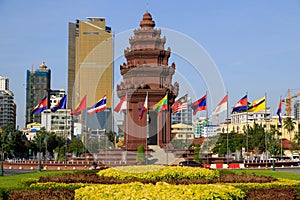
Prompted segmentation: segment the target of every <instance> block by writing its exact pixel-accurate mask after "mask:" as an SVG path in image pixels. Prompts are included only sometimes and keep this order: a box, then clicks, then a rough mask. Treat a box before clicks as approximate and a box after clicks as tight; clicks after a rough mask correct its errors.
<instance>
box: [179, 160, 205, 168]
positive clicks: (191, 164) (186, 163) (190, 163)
mask: <svg viewBox="0 0 300 200" xmlns="http://www.w3.org/2000/svg"><path fill="white" fill-rule="evenodd" d="M179 166H189V167H203V164H202V163H200V162H195V161H190V160H186V161H182V162H180V163H179Z"/></svg>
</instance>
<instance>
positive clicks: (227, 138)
mask: <svg viewBox="0 0 300 200" xmlns="http://www.w3.org/2000/svg"><path fill="white" fill-rule="evenodd" d="M226 96H227V108H226V129H227V131H226V132H227V138H226V139H227V167H228V164H229V135H228V102H229V100H228V91H227V92H226Z"/></svg>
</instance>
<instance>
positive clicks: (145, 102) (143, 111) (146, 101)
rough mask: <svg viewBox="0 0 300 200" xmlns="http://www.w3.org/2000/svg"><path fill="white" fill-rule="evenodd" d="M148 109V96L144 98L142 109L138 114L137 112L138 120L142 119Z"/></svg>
mask: <svg viewBox="0 0 300 200" xmlns="http://www.w3.org/2000/svg"><path fill="white" fill-rule="evenodd" d="M147 109H148V95H147V96H146V99H145V101H144V104H143V107H141V109H140V112H139V120H141V119H142V118H143V115H144V113H145V112H146V110H147Z"/></svg>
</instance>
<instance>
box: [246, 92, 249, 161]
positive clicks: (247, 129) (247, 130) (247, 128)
mask: <svg viewBox="0 0 300 200" xmlns="http://www.w3.org/2000/svg"><path fill="white" fill-rule="evenodd" d="M246 95H247V102H246V103H247V106H246V152H247V154H246V155H247V156H248V148H249V147H248V132H249V127H248V92H246Z"/></svg>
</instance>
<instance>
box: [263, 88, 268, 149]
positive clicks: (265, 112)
mask: <svg viewBox="0 0 300 200" xmlns="http://www.w3.org/2000/svg"><path fill="white" fill-rule="evenodd" d="M264 118H265V125H266V129H265V145H266V153H267V150H268V143H267V130H268V126H267V92H265V117H264Z"/></svg>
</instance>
